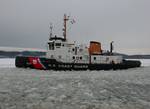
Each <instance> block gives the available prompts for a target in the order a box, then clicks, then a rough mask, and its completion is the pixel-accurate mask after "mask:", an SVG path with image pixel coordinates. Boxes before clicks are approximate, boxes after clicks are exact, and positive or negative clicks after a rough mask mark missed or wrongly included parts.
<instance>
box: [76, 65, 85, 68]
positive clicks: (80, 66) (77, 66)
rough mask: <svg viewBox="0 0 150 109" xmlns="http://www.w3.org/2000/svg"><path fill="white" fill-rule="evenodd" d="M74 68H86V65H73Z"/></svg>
mask: <svg viewBox="0 0 150 109" xmlns="http://www.w3.org/2000/svg"><path fill="white" fill-rule="evenodd" d="M74 68H88V66H87V65H74Z"/></svg>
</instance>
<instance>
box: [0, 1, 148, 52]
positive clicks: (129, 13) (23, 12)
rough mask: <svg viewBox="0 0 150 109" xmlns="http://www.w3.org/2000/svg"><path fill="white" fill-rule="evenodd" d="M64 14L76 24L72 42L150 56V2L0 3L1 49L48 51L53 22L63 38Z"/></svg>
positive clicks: (69, 36)
mask: <svg viewBox="0 0 150 109" xmlns="http://www.w3.org/2000/svg"><path fill="white" fill-rule="evenodd" d="M64 13H66V14H69V15H70V16H71V18H74V19H75V21H76V23H75V24H73V25H71V24H69V29H68V39H69V40H71V41H76V42H79V43H82V42H83V43H88V42H89V41H90V40H96V41H100V42H101V43H102V47H103V49H109V42H110V41H112V40H113V41H114V42H115V43H114V45H115V50H118V51H125V52H133V51H134V52H135V53H138V52H141V53H142V52H143V53H150V0H0V46H11V47H25V48H26V47H27V48H30V47H31V48H44V49H45V48H46V41H47V40H48V37H49V24H50V22H52V23H53V25H54V33H56V34H57V35H60V36H61V35H62V25H63V21H62V19H63V14H64Z"/></svg>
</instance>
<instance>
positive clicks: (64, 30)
mask: <svg viewBox="0 0 150 109" xmlns="http://www.w3.org/2000/svg"><path fill="white" fill-rule="evenodd" d="M68 20H69V16H67V15H66V14H64V28H63V36H64V40H65V41H66V36H67V21H68Z"/></svg>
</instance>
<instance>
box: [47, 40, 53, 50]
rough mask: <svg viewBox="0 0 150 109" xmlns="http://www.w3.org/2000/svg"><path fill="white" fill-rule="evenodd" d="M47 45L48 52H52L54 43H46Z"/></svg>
mask: <svg viewBox="0 0 150 109" xmlns="http://www.w3.org/2000/svg"><path fill="white" fill-rule="evenodd" d="M48 45H49V50H54V42H52V43H48Z"/></svg>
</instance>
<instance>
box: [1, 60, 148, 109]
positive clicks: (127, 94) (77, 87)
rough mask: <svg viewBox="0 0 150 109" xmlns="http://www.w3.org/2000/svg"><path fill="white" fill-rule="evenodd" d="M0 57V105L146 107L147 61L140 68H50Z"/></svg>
mask: <svg viewBox="0 0 150 109" xmlns="http://www.w3.org/2000/svg"><path fill="white" fill-rule="evenodd" d="M14 62H15V60H14V59H10V60H9V59H6V60H5V59H0V65H1V67H0V109H150V67H149V66H150V61H147V60H146V61H145V60H144V61H143V62H145V63H146V64H145V65H144V67H141V68H133V69H128V70H116V71H113V70H110V71H81V72H80V71H66V72H65V71H52V70H50V71H49V70H46V71H44V70H35V69H22V68H15V66H14Z"/></svg>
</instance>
